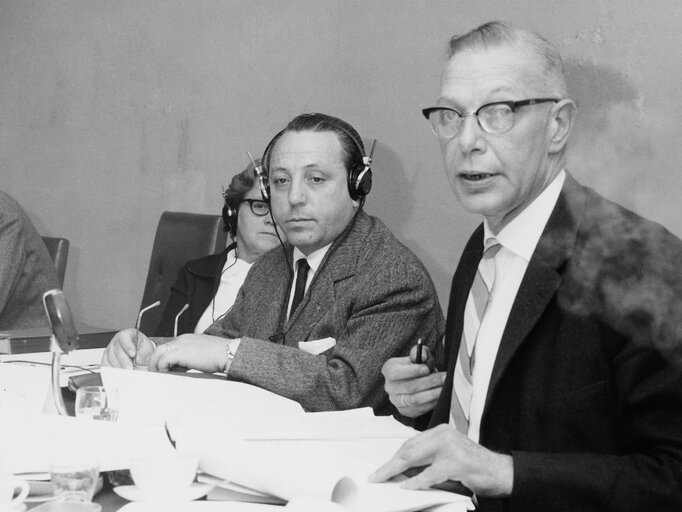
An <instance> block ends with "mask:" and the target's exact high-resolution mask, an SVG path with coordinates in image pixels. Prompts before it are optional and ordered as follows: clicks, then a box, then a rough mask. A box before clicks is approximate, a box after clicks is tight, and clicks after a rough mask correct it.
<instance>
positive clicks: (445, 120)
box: [422, 98, 560, 139]
mask: <svg viewBox="0 0 682 512" xmlns="http://www.w3.org/2000/svg"><path fill="white" fill-rule="evenodd" d="M550 101H551V102H557V101H560V100H558V99H556V98H531V99H527V100H520V101H493V102H492V103H486V104H485V105H482V106H480V107H478V109H477V110H476V111H475V112H469V113H468V114H462V113H461V112H458V111H457V110H455V109H454V108H450V107H430V108H425V109H424V110H422V114H424V117H425V118H426V119H428V120H429V121H430V122H431V129H432V130H433V133H434V134H435V135H436V137H438V138H439V139H451V138H452V137H456V136H457V134H458V133H459V131H460V129H461V128H462V123H463V122H464V118H465V117H467V116H475V117H476V121H478V126H480V127H481V129H482V130H483V131H485V132H487V133H493V134H498V133H504V132H508V131H509V130H511V129H512V126H514V113H515V112H516V110H517V109H518V108H519V107H525V106H527V105H537V104H539V103H548V102H550Z"/></svg>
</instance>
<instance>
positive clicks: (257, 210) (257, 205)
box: [239, 199, 270, 217]
mask: <svg viewBox="0 0 682 512" xmlns="http://www.w3.org/2000/svg"><path fill="white" fill-rule="evenodd" d="M239 203H240V204H241V203H249V208H251V213H253V214H254V215H257V216H258V217H262V216H263V215H267V214H268V213H270V205H269V204H268V203H266V202H265V201H263V200H262V199H242V200H241V201H239Z"/></svg>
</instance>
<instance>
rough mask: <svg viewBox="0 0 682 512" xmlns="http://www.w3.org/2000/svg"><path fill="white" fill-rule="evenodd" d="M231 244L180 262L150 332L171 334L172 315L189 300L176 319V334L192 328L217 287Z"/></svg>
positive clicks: (187, 331) (232, 246) (172, 327)
mask: <svg viewBox="0 0 682 512" xmlns="http://www.w3.org/2000/svg"><path fill="white" fill-rule="evenodd" d="M235 246H236V245H235V244H230V245H229V246H228V247H227V248H226V249H225V250H224V251H223V252H220V253H217V254H210V255H209V256H204V257H203V258H198V259H196V260H192V261H188V262H187V263H185V265H183V267H182V268H181V269H180V272H179V273H178V278H177V280H176V281H175V283H173V286H171V293H170V297H169V298H168V302H167V304H166V308H165V309H164V311H163V315H162V316H161V321H160V322H159V325H158V326H157V328H156V330H155V331H154V336H173V329H174V328H175V316H176V315H177V314H178V313H179V312H180V310H181V309H182V308H183V306H184V305H185V304H189V308H188V309H187V311H185V312H184V313H183V314H182V315H181V316H180V318H179V319H178V335H180V334H185V333H191V332H194V328H195V327H196V325H197V323H198V322H199V319H200V318H201V315H203V314H204V311H206V308H207V307H208V305H209V304H210V303H211V301H212V300H213V297H214V296H215V294H216V292H217V291H218V287H219V286H220V275H221V272H222V270H223V266H224V265H225V261H226V260H227V253H229V252H230V251H231V250H232V249H234V248H235Z"/></svg>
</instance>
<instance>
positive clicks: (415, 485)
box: [400, 461, 448, 489]
mask: <svg viewBox="0 0 682 512" xmlns="http://www.w3.org/2000/svg"><path fill="white" fill-rule="evenodd" d="M440 466H441V465H440V464H438V462H437V461H436V462H434V463H433V464H432V465H431V466H428V467H427V468H426V469H424V471H422V472H421V473H419V474H417V475H416V476H414V477H412V478H409V479H408V480H405V481H404V482H402V483H401V484H400V486H401V487H402V488H404V489H428V488H430V487H431V486H433V485H436V484H440V483H442V482H445V481H447V480H448V477H447V475H445V474H442V471H441V469H442V468H441V467H440Z"/></svg>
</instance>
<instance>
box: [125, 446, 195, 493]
mask: <svg viewBox="0 0 682 512" xmlns="http://www.w3.org/2000/svg"><path fill="white" fill-rule="evenodd" d="M198 465H199V462H198V460H197V458H196V457H192V456H190V455H181V454H175V455H168V456H160V457H134V458H132V459H131V460H130V474H131V475H132V477H133V481H134V482H135V485H136V486H137V487H138V488H139V489H140V490H141V491H143V492H146V493H150V494H158V493H171V494H172V493H175V492H178V490H181V489H185V488H187V487H189V486H190V485H192V482H193V481H194V477H195V476H196V474H197V467H198Z"/></svg>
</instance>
